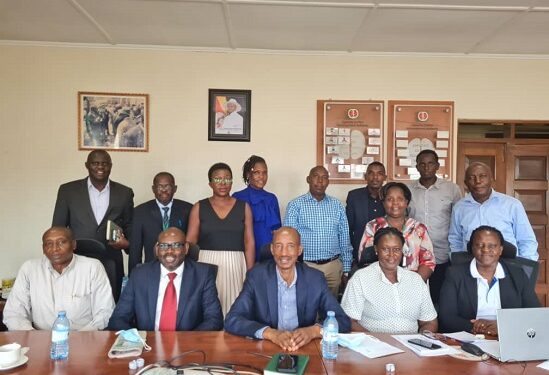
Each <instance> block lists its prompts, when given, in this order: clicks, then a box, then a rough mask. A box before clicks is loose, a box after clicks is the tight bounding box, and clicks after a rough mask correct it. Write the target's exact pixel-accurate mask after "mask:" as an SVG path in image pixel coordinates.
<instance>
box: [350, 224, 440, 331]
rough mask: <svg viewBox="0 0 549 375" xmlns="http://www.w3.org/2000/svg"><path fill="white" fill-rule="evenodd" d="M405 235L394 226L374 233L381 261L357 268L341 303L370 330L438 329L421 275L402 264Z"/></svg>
mask: <svg viewBox="0 0 549 375" xmlns="http://www.w3.org/2000/svg"><path fill="white" fill-rule="evenodd" d="M403 245H404V237H403V236H402V233H401V232H400V231H399V230H398V229H396V228H393V227H387V228H381V229H379V230H378V231H377V232H376V233H375V235H374V249H375V252H376V254H377V256H378V259H379V261H378V262H375V263H372V264H371V265H370V266H368V267H366V268H363V269H360V270H358V271H357V272H356V273H355V274H354V276H353V277H352V278H351V279H350V280H349V283H348V284H347V288H346V289H345V294H344V295H343V300H342V301H341V306H342V307H343V310H344V311H345V313H346V314H347V315H348V316H349V317H350V318H351V319H352V320H353V326H354V327H356V324H357V323H358V324H359V325H360V326H362V327H363V328H364V329H366V330H367V331H370V332H386V333H417V332H423V331H431V332H436V331H437V329H438V323H437V313H436V310H435V308H434V306H433V302H432V301H431V296H430V294H429V288H428V287H427V285H426V284H425V282H424V281H423V279H422V278H421V276H420V275H419V274H418V273H416V272H413V271H409V270H406V269H404V268H402V267H400V264H401V261H402V256H403V255H402V247H403Z"/></svg>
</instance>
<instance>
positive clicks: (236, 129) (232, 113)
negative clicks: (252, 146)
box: [208, 89, 252, 142]
mask: <svg viewBox="0 0 549 375" xmlns="http://www.w3.org/2000/svg"><path fill="white" fill-rule="evenodd" d="M251 109H252V91H251V90H222V89H210V90H209V95H208V141H235V142H250V116H251Z"/></svg>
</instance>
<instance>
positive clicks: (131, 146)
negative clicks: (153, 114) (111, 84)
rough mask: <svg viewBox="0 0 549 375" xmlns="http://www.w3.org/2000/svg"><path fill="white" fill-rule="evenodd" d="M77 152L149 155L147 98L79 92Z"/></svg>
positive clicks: (125, 94) (126, 94)
mask: <svg viewBox="0 0 549 375" xmlns="http://www.w3.org/2000/svg"><path fill="white" fill-rule="evenodd" d="M77 123H78V149H79V150H96V149H103V150H111V151H140V152H148V151H149V95H148V94H129V93H107V92H88V91H79V92H78V121H77Z"/></svg>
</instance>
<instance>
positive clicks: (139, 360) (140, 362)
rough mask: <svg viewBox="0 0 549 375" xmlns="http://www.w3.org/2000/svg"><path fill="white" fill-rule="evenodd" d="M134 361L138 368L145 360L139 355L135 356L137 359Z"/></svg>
mask: <svg viewBox="0 0 549 375" xmlns="http://www.w3.org/2000/svg"><path fill="white" fill-rule="evenodd" d="M135 362H136V363H137V367H138V368H139V367H143V366H145V360H144V359H143V358H141V357H139V358H137V359H136V360H135Z"/></svg>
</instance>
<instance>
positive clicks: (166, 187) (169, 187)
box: [153, 184, 175, 191]
mask: <svg viewBox="0 0 549 375" xmlns="http://www.w3.org/2000/svg"><path fill="white" fill-rule="evenodd" d="M153 187H154V189H155V190H167V191H171V190H173V188H174V187H175V186H174V185H172V184H166V185H160V184H159V185H154V186H153Z"/></svg>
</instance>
